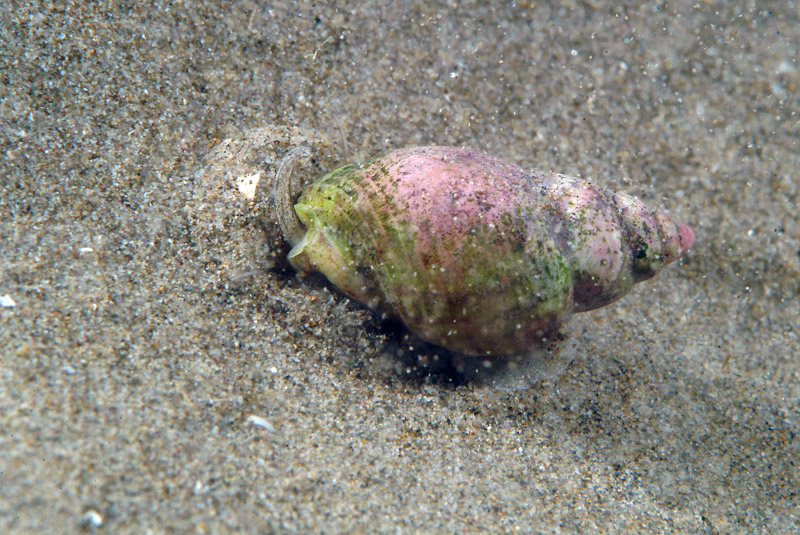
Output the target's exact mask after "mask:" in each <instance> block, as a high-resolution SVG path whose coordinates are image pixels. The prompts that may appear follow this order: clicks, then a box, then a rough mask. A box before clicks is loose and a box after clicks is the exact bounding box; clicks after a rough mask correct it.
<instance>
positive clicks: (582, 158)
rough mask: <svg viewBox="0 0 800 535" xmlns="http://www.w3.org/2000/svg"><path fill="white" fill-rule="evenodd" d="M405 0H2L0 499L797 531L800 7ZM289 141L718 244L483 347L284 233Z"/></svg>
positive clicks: (186, 517)
mask: <svg viewBox="0 0 800 535" xmlns="http://www.w3.org/2000/svg"><path fill="white" fill-rule="evenodd" d="M400 4H401V3H394V4H392V3H389V2H366V3H363V4H360V5H358V7H353V6H345V5H344V3H339V4H338V7H337V4H335V3H334V4H326V3H319V2H318V3H312V2H297V3H294V2H293V3H288V2H287V3H280V4H278V3H265V4H262V3H256V2H241V3H233V4H224V5H223V4H216V3H211V2H193V3H191V4H184V3H177V4H174V5H169V6H166V5H164V6H161V7H143V6H140V5H139V4H131V5H120V4H119V3H113V4H111V5H109V6H106V9H107V10H106V9H102V10H101V9H100V8H97V7H91V6H89V7H82V8H79V7H64V6H62V5H61V4H57V5H55V6H54V5H51V4H49V3H45V2H41V3H38V4H35V5H34V6H33V7H17V8H11V7H3V8H0V14H2V17H1V18H0V73H2V80H3V82H4V83H3V84H0V136H2V137H0V139H1V140H2V152H0V213H1V214H2V220H0V298H2V299H0V304H2V306H0V348H2V351H1V352H0V354H2V357H1V358H2V362H1V363H0V532H1V533H10V534H23V533H57V532H63V533H80V532H96V533H103V532H105V533H119V534H125V533H302V534H307V533H350V534H353V533H797V532H798V531H800V499H799V498H798V489H800V477H799V476H798V459H799V458H800V436H799V435H800V360H799V359H798V355H800V340H798V328H797V326H798V325H800V304H798V302H799V300H800V298H799V297H798V296H799V295H800V224H798V205H799V204H800V198H799V197H800V192H799V189H800V65H799V64H798V62H797V58H798V57H800V54H799V53H798V43H800V17H799V16H798V13H800V5H798V3H797V2H781V3H772V4H770V10H762V9H761V8H756V7H755V6H754V4H750V3H746V5H744V6H734V5H728V4H727V3H722V2H720V3H700V4H698V3H697V2H670V3H669V4H668V5H663V4H652V3H647V4H646V5H644V6H641V7H640V6H639V3H637V2H626V3H625V4H624V5H621V6H618V7H615V8H607V7H606V5H605V3H599V2H573V1H564V2H552V3H549V2H537V3H533V2H518V3H516V4H515V5H513V4H511V3H508V4H507V5H503V6H502V7H501V6H500V4H499V3H483V2H446V3H445V2H442V3H435V4H431V3H429V2H406V3H402V6H401V5H400ZM485 4H490V5H491V6H496V7H487V5H485ZM390 6H391V7H390ZM301 143H305V144H308V145H309V146H310V147H311V148H312V152H313V154H314V159H313V160H312V161H311V162H308V163H306V164H305V165H304V166H302V167H301V169H299V170H298V173H299V176H301V177H302V178H303V179H304V180H313V179H314V178H315V177H318V176H320V175H321V174H322V173H324V172H325V171H326V170H330V169H333V168H334V167H335V166H336V165H338V164H342V163H349V162H352V161H356V160H359V159H361V158H365V157H368V156H370V155H373V154H376V153H378V152H381V151H384V150H387V149H392V148H399V147H404V146H412V145H420V144H442V145H458V146H468V147H472V148H475V149H478V150H482V151H485V152H488V153H491V154H493V155H495V156H498V157H501V158H504V159H506V160H508V161H511V162H514V163H517V164H519V165H521V166H523V167H525V168H533V167H536V168H540V169H545V170H553V171H558V172H563V173H568V174H572V175H578V176H581V177H583V178H586V179H590V180H592V181H594V182H596V183H598V184H601V185H603V186H607V187H609V188H613V189H615V190H619V191H625V192H628V193H631V194H634V195H637V196H639V197H641V198H642V199H644V200H645V201H646V202H647V203H648V204H650V205H651V206H653V207H660V208H665V209H667V210H668V211H669V212H670V213H672V214H674V215H676V216H678V217H679V218H680V219H682V220H684V221H686V222H687V223H689V224H690V225H692V227H693V228H694V229H695V232H696V234H697V242H696V243H695V245H694V247H693V248H692V250H691V251H690V253H689V254H688V255H687V257H686V258H684V259H683V260H682V261H681V262H679V263H677V264H676V265H673V266H671V267H670V268H668V269H667V270H665V271H664V272H663V273H662V274H661V275H660V276H659V277H658V278H656V279H654V280H652V281H649V282H647V283H643V284H641V285H639V286H637V288H636V289H635V290H634V291H633V292H632V293H631V294H630V295H628V296H627V297H626V298H624V299H623V300H622V301H620V302H618V303H616V304H614V305H612V306H609V307H607V308H604V309H601V310H598V311H595V312H591V313H587V314H582V315H580V316H578V317H576V318H575V321H573V322H572V323H571V324H570V326H569V327H568V329H567V333H566V334H567V339H566V340H564V341H563V342H561V343H560V344H559V345H557V346H554V347H551V348H550V351H549V352H546V351H541V350H540V351H534V352H532V354H531V355H528V356H527V357H526V359H517V360H514V361H511V362H507V361H498V362H494V363H492V369H491V370H489V371H487V370H486V369H485V367H484V363H483V362H481V361H479V360H478V361H475V360H469V359H462V358H458V357H457V356H453V355H447V354H444V352H442V351H439V350H437V349H436V348H433V347H431V346H425V345H424V344H422V345H421V344H419V343H418V342H417V341H415V340H413V339H409V338H407V337H405V336H404V333H403V331H402V329H400V328H399V327H398V326H397V325H394V324H387V323H384V322H381V321H380V320H379V319H378V318H376V317H375V316H374V315H372V314H371V313H370V312H369V311H368V310H365V309H364V308H362V307H360V306H359V305H358V304H356V303H354V302H352V301H350V300H349V299H347V298H346V297H343V296H341V295H339V294H338V293H337V292H336V291H335V290H334V289H333V288H332V287H330V286H329V285H328V284H327V283H326V282H325V281H324V280H321V279H318V278H313V277H312V278H299V277H297V276H296V275H295V274H294V273H293V272H292V271H291V269H289V268H288V267H287V266H286V263H285V260H284V255H285V253H286V244H285V243H284V242H283V240H282V239H281V237H280V230H279V228H278V226H277V224H276V222H275V217H274V216H275V214H274V210H273V208H272V206H271V204H270V203H269V202H268V199H266V197H265V192H266V191H268V183H269V178H270V176H272V175H273V174H274V173H275V170H276V166H277V164H278V162H279V160H280V158H281V157H282V155H283V154H285V152H286V151H287V150H288V149H290V148H292V147H294V146H297V145H298V144H301ZM246 177H257V178H258V185H257V187H256V189H255V190H254V194H253V198H252V199H244V200H243V199H242V198H241V197H240V196H239V197H237V195H236V194H235V192H236V191H239V190H238V185H237V184H239V183H238V182H237V180H239V179H241V178H246ZM254 180H255V179H254ZM476 368H477V369H479V370H481V371H480V372H475V371H474V370H475V369H476Z"/></svg>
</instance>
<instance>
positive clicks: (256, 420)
mask: <svg viewBox="0 0 800 535" xmlns="http://www.w3.org/2000/svg"><path fill="white" fill-rule="evenodd" d="M247 421H248V422H250V423H251V424H253V425H256V426H258V427H262V428H264V429H266V430H267V431H270V432H272V431H275V428H274V427H272V424H271V423H269V421H267V419H266V418H264V417H263V416H256V415H255V414H251V415H250V416H248V417H247Z"/></svg>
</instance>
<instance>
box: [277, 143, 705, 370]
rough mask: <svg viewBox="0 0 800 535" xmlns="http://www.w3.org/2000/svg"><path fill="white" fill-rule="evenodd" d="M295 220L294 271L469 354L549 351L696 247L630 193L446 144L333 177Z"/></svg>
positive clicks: (684, 229) (303, 199)
mask: <svg viewBox="0 0 800 535" xmlns="http://www.w3.org/2000/svg"><path fill="white" fill-rule="evenodd" d="M276 191H278V189H276ZM283 204H284V205H286V204H287V203H285V202H284V203H283ZM294 210H295V212H296V215H297V218H299V221H300V223H301V224H302V225H303V226H304V227H305V235H304V236H303V237H302V238H300V239H299V241H298V240H296V239H292V240H290V241H292V244H293V245H294V247H293V249H292V250H291V252H290V253H289V261H290V263H291V264H292V265H293V266H294V267H295V268H296V269H297V270H298V271H300V272H310V271H319V272H320V273H322V274H323V275H325V276H326V277H327V278H328V279H329V280H330V281H331V282H332V283H333V284H334V285H335V286H337V287H338V288H339V289H340V290H341V291H343V292H344V293H345V294H347V295H349V296H351V297H353V298H354V299H357V300H358V301H360V302H362V303H364V304H366V305H367V306H369V307H370V308H373V309H379V310H382V311H383V312H385V313H387V314H390V315H393V316H396V317H399V318H400V319H402V320H403V321H404V322H405V324H406V325H407V326H408V328H409V329H410V330H411V331H413V332H414V333H415V334H417V335H418V336H420V337H421V338H423V339H426V340H428V341H430V342H432V343H435V344H438V345H441V346H444V347H447V348H449V349H453V350H455V351H459V352H462V353H467V354H473V355H501V354H507V353H515V352H519V351H523V350H525V349H527V348H528V347H530V346H532V345H535V344H537V343H540V342H541V341H542V340H543V339H547V338H548V337H550V336H552V335H553V334H554V333H555V332H556V331H557V330H558V329H559V328H560V327H561V326H562V325H563V324H564V322H566V321H567V320H568V319H569V317H570V315H571V314H572V313H573V312H583V311H586V310H592V309H594V308H598V307H601V306H604V305H606V304H608V303H610V302H613V301H615V300H617V299H619V298H620V297H622V296H624V295H625V294H626V293H628V292H629V291H630V289H631V288H632V287H633V285H634V284H635V283H637V282H640V281H643V280H646V279H648V278H650V277H652V276H654V275H655V274H656V273H657V272H658V271H660V270H661V269H662V268H663V267H664V266H666V265H667V264H669V263H671V262H674V261H675V260H677V259H678V258H679V257H680V256H681V254H683V253H685V252H686V250H688V248H689V247H690V246H691V245H692V243H693V241H694V233H693V232H692V230H691V229H690V228H689V227H688V226H686V225H684V224H682V223H680V222H678V221H677V220H675V219H674V218H672V217H671V216H669V215H667V214H664V213H660V212H654V211H652V210H650V209H649V208H648V207H647V206H646V205H645V204H644V203H642V202H641V201H639V200H638V199H636V198H634V197H631V196H629V195H625V194H619V193H613V192H610V191H607V190H604V189H602V188H599V187H598V186H595V185H593V184H590V183H588V182H586V181H583V180H578V179H575V178H570V177H567V176H564V175H556V174H552V173H544V172H540V171H532V172H526V171H524V170H522V169H521V168H520V167H518V166H516V165H513V164H510V163H506V162H504V161H502V160H499V159H497V158H493V157H491V156H488V155H486V154H482V153H480V152H476V151H473V150H469V149H460V148H450V147H417V148H410V149H401V150H396V151H392V152H389V153H386V154H383V155H381V156H377V157H375V158H372V159H369V160H367V161H365V162H363V163H361V164H354V165H348V166H345V167H342V168H340V169H337V170H336V171H333V172H332V173H329V174H328V175H326V176H324V177H323V178H322V179H320V180H318V181H317V182H315V183H314V184H312V185H311V186H310V187H308V188H307V189H306V190H305V191H304V192H303V193H302V195H301V196H300V198H299V199H298V201H297V203H296V204H295V205H294ZM292 215H293V214H292ZM284 219H287V218H285V217H284ZM294 235H295V236H297V235H298V233H297V232H295V233H294Z"/></svg>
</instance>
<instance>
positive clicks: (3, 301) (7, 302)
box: [0, 294, 17, 308]
mask: <svg viewBox="0 0 800 535" xmlns="http://www.w3.org/2000/svg"><path fill="white" fill-rule="evenodd" d="M15 306H17V303H16V301H14V300H13V299H11V296H10V295H8V294H5V295H3V296H0V307H4V308H14V307H15Z"/></svg>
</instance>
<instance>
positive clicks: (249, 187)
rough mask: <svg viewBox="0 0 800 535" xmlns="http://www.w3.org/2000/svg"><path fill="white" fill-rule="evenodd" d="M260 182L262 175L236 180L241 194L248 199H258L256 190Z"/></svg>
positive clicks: (242, 177)
mask: <svg viewBox="0 0 800 535" xmlns="http://www.w3.org/2000/svg"><path fill="white" fill-rule="evenodd" d="M259 180H261V173H256V174H254V175H249V176H240V177H239V178H237V179H236V187H237V188H239V193H241V194H242V195H244V196H245V197H247V198H248V199H254V198H255V197H256V188H258V181H259Z"/></svg>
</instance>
